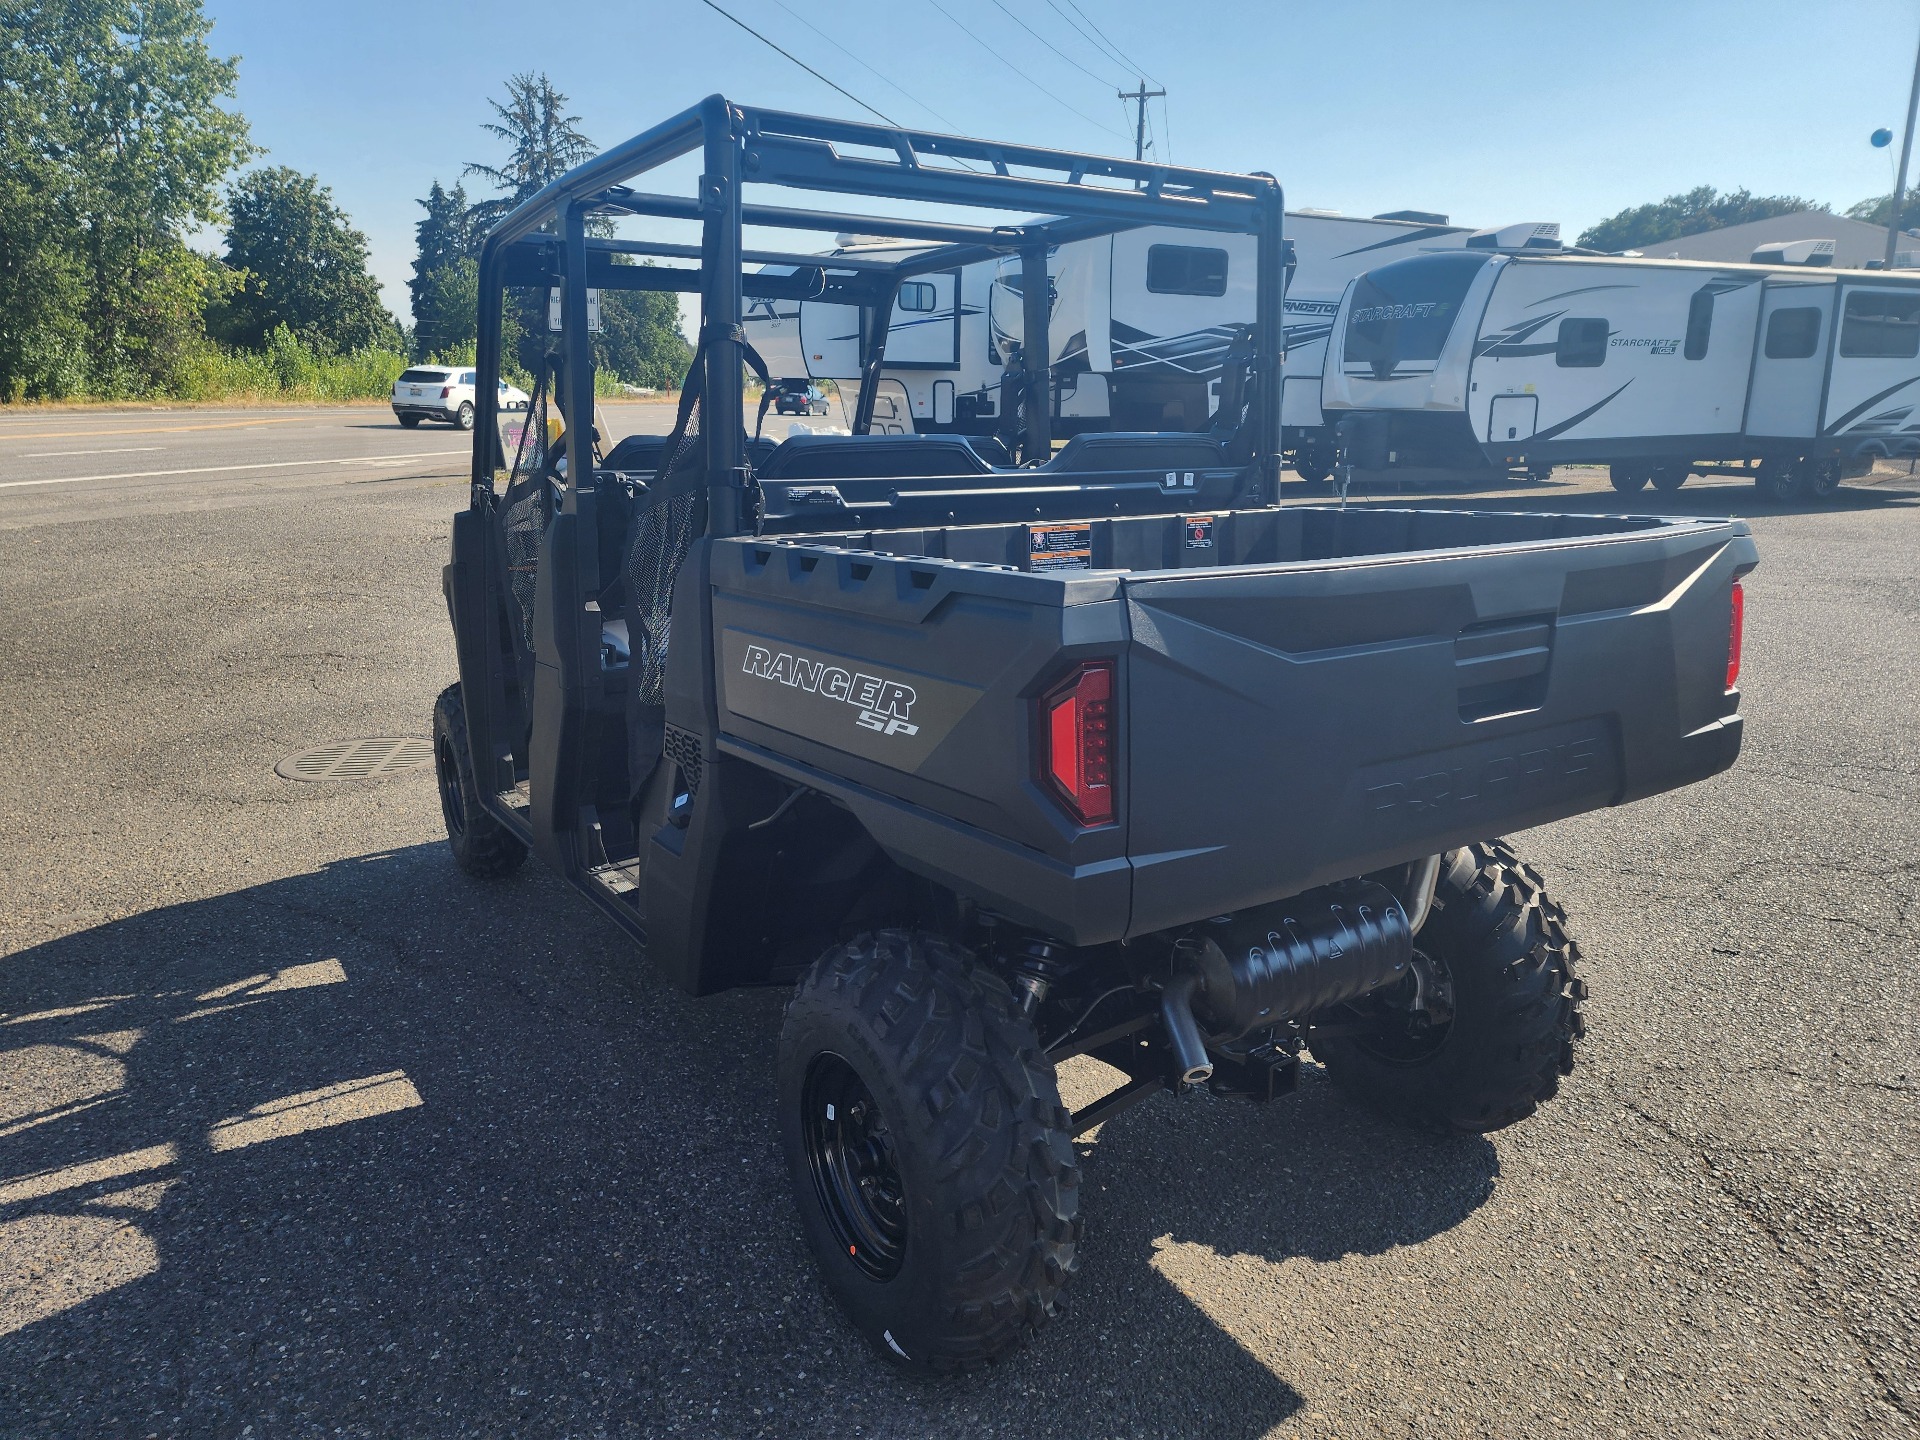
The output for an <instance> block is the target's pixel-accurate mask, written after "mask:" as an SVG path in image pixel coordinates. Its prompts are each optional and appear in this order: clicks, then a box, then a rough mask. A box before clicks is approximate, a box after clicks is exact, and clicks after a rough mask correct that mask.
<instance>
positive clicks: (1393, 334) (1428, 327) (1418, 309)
mask: <svg viewBox="0 0 1920 1440" xmlns="http://www.w3.org/2000/svg"><path fill="white" fill-rule="evenodd" d="M1487 259H1488V257H1487V256H1485V255H1459V254H1453V255H1414V256H1410V257H1408V258H1407V259H1405V260H1396V261H1394V262H1393V263H1392V264H1391V265H1382V266H1381V267H1380V268H1379V269H1378V270H1369V271H1368V272H1367V273H1366V274H1364V275H1362V276H1361V277H1360V278H1359V279H1357V280H1355V281H1354V282H1353V293H1352V297H1351V300H1350V301H1349V303H1348V307H1347V333H1346V337H1345V340H1344V341H1343V344H1344V346H1345V350H1344V354H1343V356H1342V362H1341V363H1342V367H1343V368H1344V369H1345V370H1346V373H1347V374H1349V375H1370V376H1371V377H1372V378H1373V379H1375V380H1388V379H1391V378H1392V377H1393V376H1395V375H1412V374H1422V375H1424V374H1431V373H1432V371H1433V363H1434V362H1435V361H1436V360H1438V359H1439V358H1440V352H1441V350H1442V349H1444V348H1445V346H1446V343H1447V336H1449V335H1451V334H1452V333H1453V326H1454V322H1455V321H1456V320H1458V319H1459V318H1460V303H1461V301H1463V300H1464V299H1465V298H1466V294H1467V290H1468V288H1469V287H1470V286H1471V285H1472V284H1473V277H1474V276H1476V275H1478V274H1479V273H1480V267H1481V266H1483V265H1485V264H1486V263H1487Z"/></svg>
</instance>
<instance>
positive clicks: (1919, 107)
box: [1887, 48, 1920, 270]
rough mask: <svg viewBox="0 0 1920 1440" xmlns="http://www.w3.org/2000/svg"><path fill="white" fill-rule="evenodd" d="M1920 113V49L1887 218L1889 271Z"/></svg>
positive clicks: (1915, 63)
mask: <svg viewBox="0 0 1920 1440" xmlns="http://www.w3.org/2000/svg"><path fill="white" fill-rule="evenodd" d="M1915 111H1920V48H1917V49H1916V50H1915V52H1914V56H1913V89H1912V91H1911V92H1909V94H1908V95H1907V128H1906V129H1905V130H1903V131H1901V132H1900V173H1899V175H1898V176H1896V177H1895V179H1894V182H1893V212H1892V213H1891V214H1890V215H1888V216H1887V269H1889V270H1891V269H1892V268H1893V252H1894V246H1895V245H1897V244H1899V242H1900V207H1901V205H1902V204H1903V203H1904V202H1905V200H1906V190H1907V159H1908V157H1909V156H1910V155H1912V153H1913V117H1914V112H1915Z"/></svg>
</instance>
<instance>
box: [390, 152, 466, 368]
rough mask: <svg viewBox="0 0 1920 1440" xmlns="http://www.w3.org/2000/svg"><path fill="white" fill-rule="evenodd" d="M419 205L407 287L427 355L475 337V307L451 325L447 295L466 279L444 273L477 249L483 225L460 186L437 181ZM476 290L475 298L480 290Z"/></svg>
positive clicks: (420, 344) (419, 345) (416, 331)
mask: <svg viewBox="0 0 1920 1440" xmlns="http://www.w3.org/2000/svg"><path fill="white" fill-rule="evenodd" d="M416 203H418V204H419V206H420V207H421V208H422V209H423V210H425V211H426V212H427V214H426V218H425V219H423V220H421V221H420V222H419V223H418V224H416V225H415V226H414V234H415V236H416V244H415V252H414V259H413V278H412V279H411V280H409V281H408V282H407V289H408V291H409V292H410V293H411V295H412V298H413V332H414V343H415V345H416V346H417V348H418V351H419V354H420V356H421V357H422V358H424V357H426V356H428V355H433V354H439V353H441V352H443V351H446V350H447V349H449V348H450V347H458V346H460V345H462V344H470V343H471V342H472V340H473V330H474V313H473V306H472V305H469V306H468V307H467V311H466V314H465V316H464V318H462V319H460V320H459V322H458V323H457V324H449V321H450V319H451V318H452V317H451V316H450V315H449V313H448V303H449V295H450V293H453V292H455V291H459V290H460V289H461V287H463V286H464V285H465V284H466V281H465V280H464V279H462V278H460V277H457V276H451V275H449V274H445V273H443V272H447V271H450V270H451V269H453V268H454V267H457V266H458V265H459V263H460V262H461V261H463V260H471V259H472V258H473V257H474V256H475V255H476V254H477V253H478V251H479V249H480V227H479V226H478V225H476V224H475V222H474V219H473V216H472V215H471V214H470V213H469V210H468V206H467V192H466V190H465V189H464V188H462V187H461V186H459V185H455V186H454V187H453V188H452V189H451V190H448V189H446V188H445V187H443V186H442V185H441V184H440V182H439V181H438V180H436V181H434V182H433V188H432V189H431V190H430V191H428V192H427V198H426V199H424V200H421V201H418V202H416ZM450 287H451V289H450ZM474 294H475V295H476V296H477V294H478V290H477V289H476V290H475V291H474Z"/></svg>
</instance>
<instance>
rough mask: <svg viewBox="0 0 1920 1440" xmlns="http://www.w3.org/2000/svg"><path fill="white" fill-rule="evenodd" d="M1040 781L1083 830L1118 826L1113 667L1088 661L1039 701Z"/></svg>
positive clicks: (1107, 661) (1106, 663)
mask: <svg viewBox="0 0 1920 1440" xmlns="http://www.w3.org/2000/svg"><path fill="white" fill-rule="evenodd" d="M1039 703H1040V738H1041V750H1042V753H1041V757H1040V779H1041V780H1042V782H1044V783H1045V784H1046V786H1047V788H1048V789H1050V790H1052V791H1053V793H1054V794H1055V795H1056V796H1057V797H1058V798H1059V800H1060V802H1061V803H1062V804H1063V805H1065V806H1066V807H1067V809H1068V810H1069V811H1070V812H1071V813H1072V815H1073V818H1074V819H1076V820H1078V821H1079V822H1080V823H1081V824H1082V825H1110V824H1112V823H1113V662H1112V661H1111V660H1089V661H1087V662H1086V663H1085V664H1083V665H1082V666H1081V667H1080V668H1079V669H1078V670H1076V671H1074V672H1073V674H1072V675H1070V676H1068V677H1067V678H1066V679H1065V680H1063V681H1061V682H1060V683H1059V684H1058V685H1056V686H1054V687H1053V688H1052V689H1051V690H1049V691H1047V693H1046V694H1044V695H1042V696H1041V697H1040V702H1039Z"/></svg>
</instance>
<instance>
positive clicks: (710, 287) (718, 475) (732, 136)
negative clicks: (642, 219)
mask: <svg viewBox="0 0 1920 1440" xmlns="http://www.w3.org/2000/svg"><path fill="white" fill-rule="evenodd" d="M701 112H702V117H703V121H704V124H705V127H706V147H705V155H704V159H705V162H706V165H705V169H704V171H703V173H702V174H701V176H700V210H701V227H700V285H701V290H700V326H701V331H702V334H703V336H704V338H705V341H706V345H705V348H706V357H707V358H706V374H705V376H703V377H702V383H703V385H704V390H703V393H702V394H701V397H700V409H701V416H700V425H701V438H702V440H704V442H705V444H706V452H707V453H706V461H707V500H708V504H707V533H708V534H709V535H737V534H739V533H740V523H741V517H740V490H739V488H738V486H739V477H738V476H737V475H736V474H735V471H736V470H737V469H738V468H739V467H740V465H741V464H743V463H744V461H745V459H746V455H745V451H744V447H743V446H742V444H741V441H742V439H743V438H744V434H745V432H744V430H743V428H742V420H741V415H740V406H741V398H742V397H741V388H742V387H741V382H740V365H741V360H740V347H739V345H738V344H736V343H734V342H735V339H736V338H737V337H738V335H739V333H740V318H741V316H740V309H741V306H740V150H741V145H740V137H739V135H738V133H737V130H736V125H735V120H736V117H735V115H734V112H733V110H732V108H731V107H730V106H728V105H726V104H725V103H724V102H722V101H721V100H720V98H719V97H718V96H714V97H712V98H711V99H709V100H707V101H706V102H704V103H703V104H702V106H701ZM716 332H718V336H717V337H716ZM716 338H718V339H719V343H718V344H716V343H715V340H716Z"/></svg>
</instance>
